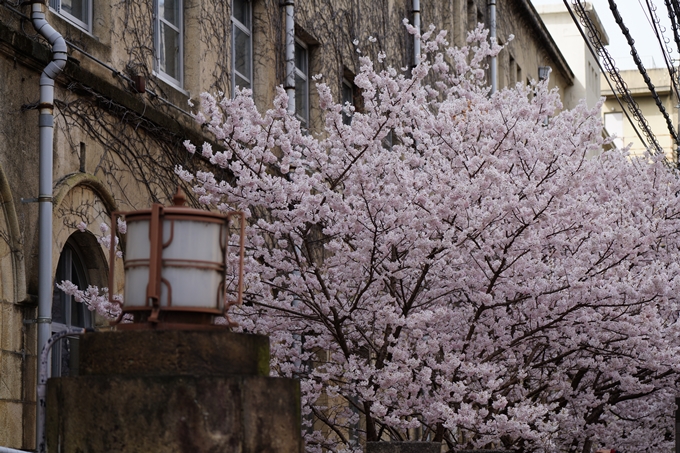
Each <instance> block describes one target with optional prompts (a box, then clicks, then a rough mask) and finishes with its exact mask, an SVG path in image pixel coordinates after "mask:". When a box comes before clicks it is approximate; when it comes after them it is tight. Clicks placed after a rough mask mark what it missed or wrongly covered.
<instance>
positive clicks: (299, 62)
mask: <svg viewBox="0 0 680 453" xmlns="http://www.w3.org/2000/svg"><path fill="white" fill-rule="evenodd" d="M295 67H296V68H298V69H299V70H300V71H302V72H303V73H304V74H305V75H307V49H305V48H304V47H302V46H301V45H300V44H298V43H295Z"/></svg>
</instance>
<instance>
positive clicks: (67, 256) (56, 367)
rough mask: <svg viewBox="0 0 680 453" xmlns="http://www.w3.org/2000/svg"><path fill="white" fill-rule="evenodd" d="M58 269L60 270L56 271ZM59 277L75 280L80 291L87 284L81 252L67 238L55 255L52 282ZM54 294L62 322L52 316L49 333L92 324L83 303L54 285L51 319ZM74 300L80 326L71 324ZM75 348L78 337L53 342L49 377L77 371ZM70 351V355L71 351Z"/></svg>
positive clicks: (88, 312) (71, 240) (58, 279)
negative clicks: (80, 320) (60, 311)
mask: <svg viewBox="0 0 680 453" xmlns="http://www.w3.org/2000/svg"><path fill="white" fill-rule="evenodd" d="M74 269H75V272H76V278H75V280H76V281H74V278H73V270H74ZM60 270H61V272H60ZM63 280H69V281H71V282H73V283H78V284H79V289H81V290H84V289H86V288H87V286H88V285H89V279H88V275H87V270H86V268H85V261H84V259H83V257H82V253H81V252H80V251H79V246H78V244H76V242H75V241H74V240H73V239H72V238H70V239H69V240H67V241H66V244H64V248H63V249H62V251H61V254H60V255H59V264H58V265H57V272H56V274H55V284H56V283H61V281H63ZM57 297H58V303H59V304H60V305H61V308H62V310H63V319H64V322H63V323H62V322H55V321H54V319H52V326H51V331H52V333H53V334H54V333H57V332H63V331H65V330H66V329H68V328H69V327H73V326H76V327H92V324H93V319H92V318H93V317H92V313H91V312H90V311H89V310H88V309H87V307H85V305H83V304H82V303H78V302H75V301H74V300H73V296H70V295H68V294H66V293H64V292H63V291H61V290H59V289H58V288H56V287H55V289H54V293H53V296H52V304H53V307H52V318H54V304H55V302H57V301H56V300H55V299H56V298H57ZM75 303H77V304H78V305H75V306H76V307H77V309H78V310H82V312H81V313H82V321H83V322H82V324H83V325H82V326H77V325H75V324H74V323H73V311H72V309H73V307H74V304H75ZM77 347H78V337H77V336H69V337H65V338H62V339H61V340H59V341H58V343H57V344H55V345H54V347H53V348H52V350H51V351H50V369H49V372H50V376H51V377H57V376H68V375H71V376H72V375H74V373H73V371H75V370H77V362H78V356H77V355H78V354H77ZM64 351H66V352H67V354H69V357H67V358H66V360H68V362H69V370H68V371H69V372H67V370H64V369H63V364H64V358H63V355H62V354H63V353H64ZM72 352H73V354H71V353H72Z"/></svg>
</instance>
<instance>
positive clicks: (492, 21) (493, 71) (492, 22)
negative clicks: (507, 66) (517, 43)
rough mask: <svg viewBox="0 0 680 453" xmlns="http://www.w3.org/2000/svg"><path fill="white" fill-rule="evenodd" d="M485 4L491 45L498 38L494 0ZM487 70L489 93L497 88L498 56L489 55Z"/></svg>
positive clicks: (496, 41)
mask: <svg viewBox="0 0 680 453" xmlns="http://www.w3.org/2000/svg"><path fill="white" fill-rule="evenodd" d="M487 5H488V7H489V37H490V40H491V43H492V45H495V44H498V38H497V37H496V0H489V3H487ZM489 72H490V74H489V76H490V77H491V94H493V93H495V92H496V90H498V56H493V57H491V65H490V67H489Z"/></svg>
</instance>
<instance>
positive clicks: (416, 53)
mask: <svg viewBox="0 0 680 453" xmlns="http://www.w3.org/2000/svg"><path fill="white" fill-rule="evenodd" d="M413 26H414V27H415V29H416V30H417V31H418V33H417V34H415V35H413V65H414V66H417V65H418V63H420V0H413Z"/></svg>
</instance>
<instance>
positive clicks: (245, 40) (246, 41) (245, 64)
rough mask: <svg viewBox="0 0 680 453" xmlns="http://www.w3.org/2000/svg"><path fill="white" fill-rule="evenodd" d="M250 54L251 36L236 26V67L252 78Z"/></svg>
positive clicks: (243, 74)
mask: <svg viewBox="0 0 680 453" xmlns="http://www.w3.org/2000/svg"><path fill="white" fill-rule="evenodd" d="M250 54H251V52H250V37H249V36H248V35H247V34H245V33H244V32H243V31H242V30H241V29H240V28H238V27H234V69H236V70H237V71H238V72H239V73H241V75H242V76H245V77H246V78H250V60H251V58H250Z"/></svg>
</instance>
